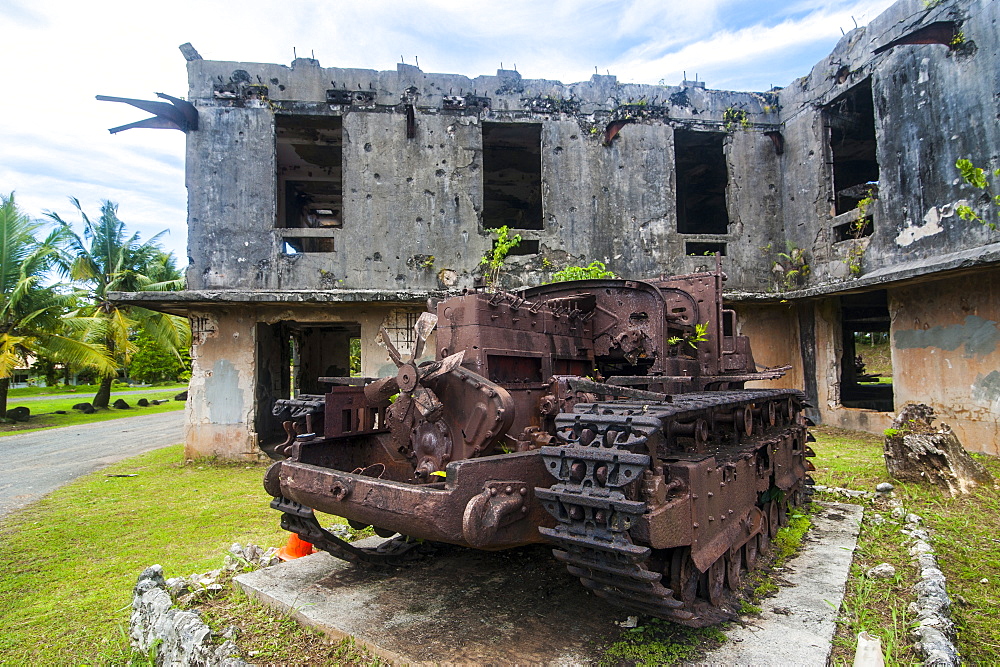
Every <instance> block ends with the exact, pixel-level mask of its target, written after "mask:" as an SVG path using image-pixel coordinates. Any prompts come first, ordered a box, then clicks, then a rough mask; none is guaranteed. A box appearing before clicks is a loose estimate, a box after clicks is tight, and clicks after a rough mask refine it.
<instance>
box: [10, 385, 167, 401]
mask: <svg viewBox="0 0 1000 667" xmlns="http://www.w3.org/2000/svg"><path fill="white" fill-rule="evenodd" d="M99 386H100V385H96V384H78V385H71V386H69V387H67V386H66V385H62V384H60V385H56V386H54V387H17V388H15V389H9V390H8V391H7V398H8V400H14V399H17V398H21V397H24V396H52V395H55V394H75V395H77V396H80V397H81V398H80V400H83V397H84V396H86V395H88V394H89V395H90V397H91V398H93V396H94V394H96V393H97V389H98V387H99ZM144 389H163V390H167V389H173V390H174V393H176V392H178V391H182V390H184V389H187V383H186V382H174V383H168V384H162V385H161V384H158V385H156V386H132V385H127V384H116V385H114V386H113V387H111V395H112V396H113V395H115V394H117V393H119V392H123V391H136V390H144ZM77 402H79V401H77Z"/></svg>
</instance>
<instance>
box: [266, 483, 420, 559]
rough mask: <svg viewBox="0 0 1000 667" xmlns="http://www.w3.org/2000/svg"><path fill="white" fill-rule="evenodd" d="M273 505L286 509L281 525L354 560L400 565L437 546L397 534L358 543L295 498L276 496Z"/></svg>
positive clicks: (327, 549) (281, 510)
mask: <svg viewBox="0 0 1000 667" xmlns="http://www.w3.org/2000/svg"><path fill="white" fill-rule="evenodd" d="M271 508H272V509H276V510H278V511H279V512H281V513H282V514H281V527H282V528H283V529H284V530H287V531H289V532H291V533H295V534H296V535H298V536H299V537H300V538H301V539H302V540H304V541H306V542H309V543H310V544H312V545H313V546H314V547H316V548H317V549H322V550H323V551H326V552H327V553H329V554H331V555H332V556H335V557H337V558H340V559H342V560H346V561H349V562H351V563H367V564H369V565H398V564H401V563H404V562H407V561H412V560H414V559H415V558H420V557H422V556H424V555H426V554H427V553H428V552H431V551H433V550H434V543H431V542H426V541H418V540H413V539H411V538H409V537H406V536H405V535H399V536H397V537H394V538H392V539H391V540H388V541H386V542H383V543H382V544H380V545H378V546H377V547H358V546H355V545H353V544H351V543H350V542H347V541H346V540H342V539H340V538H339V537H337V536H336V535H334V534H333V533H331V532H330V531H328V530H327V529H326V528H323V527H322V526H321V525H320V523H319V520H318V519H316V514H315V513H314V512H313V511H312V509H311V508H309V507H306V506H305V505H302V504H300V503H297V502H295V501H294V500H289V499H288V498H275V499H274V500H272V501H271Z"/></svg>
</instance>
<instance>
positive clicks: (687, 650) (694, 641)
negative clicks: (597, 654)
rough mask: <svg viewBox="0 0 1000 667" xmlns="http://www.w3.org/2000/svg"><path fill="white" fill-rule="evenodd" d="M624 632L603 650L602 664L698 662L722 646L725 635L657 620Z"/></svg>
mask: <svg viewBox="0 0 1000 667" xmlns="http://www.w3.org/2000/svg"><path fill="white" fill-rule="evenodd" d="M641 619H642V625H639V626H637V627H635V628H631V629H629V630H625V631H623V632H622V633H621V636H620V637H619V638H618V640H617V641H615V642H613V643H612V644H611V645H610V646H608V647H607V648H606V649H605V651H604V657H603V658H602V659H601V662H600V664H601V665H677V664H681V663H685V662H690V661H692V660H696V659H697V658H698V657H699V656H701V655H702V654H703V653H704V652H705V651H706V650H708V649H711V648H713V647H715V646H719V645H721V644H722V643H724V642H725V641H727V640H726V635H724V634H723V633H722V631H721V630H719V629H718V628H688V627H684V626H683V625H677V624H676V623H670V622H669V621H664V620H661V619H658V618H649V617H641Z"/></svg>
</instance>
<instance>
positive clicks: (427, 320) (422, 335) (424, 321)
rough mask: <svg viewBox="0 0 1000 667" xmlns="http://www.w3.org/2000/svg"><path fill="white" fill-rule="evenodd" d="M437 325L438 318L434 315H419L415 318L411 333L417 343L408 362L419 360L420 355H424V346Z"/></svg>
mask: <svg viewBox="0 0 1000 667" xmlns="http://www.w3.org/2000/svg"><path fill="white" fill-rule="evenodd" d="M437 323H438V316H437V315H435V314H434V313H421V314H420V317H419V318H417V323H416V324H414V325H413V333H415V334H416V339H417V342H416V345H414V346H413V355H412V356H411V357H410V361H413V360H414V359H419V358H420V355H421V354H423V353H424V344H425V343H426V342H427V338H428V337H429V336H430V335H431V332H432V331H434V327H436V326H437Z"/></svg>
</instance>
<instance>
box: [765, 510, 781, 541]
mask: <svg viewBox="0 0 1000 667" xmlns="http://www.w3.org/2000/svg"><path fill="white" fill-rule="evenodd" d="M764 513H765V514H766V515H767V530H768V537H770V538H771V539H772V540H773V539H774V538H775V537H777V536H778V529H779V528H781V524H780V523H779V520H778V501H777V500H770V501H768V503H767V506H766V507H765V509H764Z"/></svg>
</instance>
